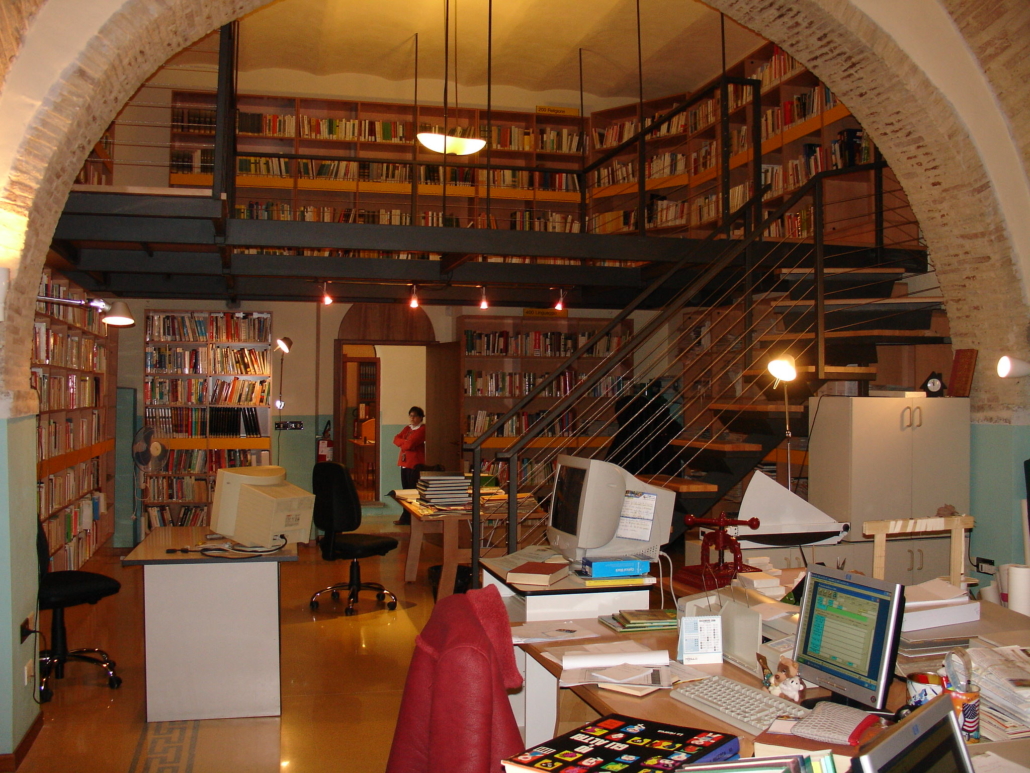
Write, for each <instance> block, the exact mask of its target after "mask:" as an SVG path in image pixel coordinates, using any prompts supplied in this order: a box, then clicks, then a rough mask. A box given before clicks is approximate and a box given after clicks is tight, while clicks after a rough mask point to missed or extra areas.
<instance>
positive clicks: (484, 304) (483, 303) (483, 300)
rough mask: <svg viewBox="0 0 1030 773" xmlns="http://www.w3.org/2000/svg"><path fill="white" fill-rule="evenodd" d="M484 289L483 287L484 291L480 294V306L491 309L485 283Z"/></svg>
mask: <svg viewBox="0 0 1030 773" xmlns="http://www.w3.org/2000/svg"><path fill="white" fill-rule="evenodd" d="M482 289H483V292H482V293H480V296H479V308H481V309H489V308H490V304H489V303H487V301H486V286H485V285H484V286H483V288H482Z"/></svg>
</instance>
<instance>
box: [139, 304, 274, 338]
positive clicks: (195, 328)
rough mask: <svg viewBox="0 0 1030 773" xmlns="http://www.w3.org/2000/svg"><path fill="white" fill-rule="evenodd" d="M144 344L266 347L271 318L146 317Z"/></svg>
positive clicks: (206, 314) (261, 314) (250, 315)
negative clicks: (258, 344)
mask: <svg viewBox="0 0 1030 773" xmlns="http://www.w3.org/2000/svg"><path fill="white" fill-rule="evenodd" d="M145 333H146V340H147V341H181V342H194V343H208V342H210V343H251V342H253V343H267V342H268V341H269V340H270V336H271V333H272V316H271V315H270V314H268V313H265V312H231V311H229V312H211V311H194V312H162V311H154V312H150V313H148V314H147V319H146V330H145Z"/></svg>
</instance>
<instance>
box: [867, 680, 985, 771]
mask: <svg viewBox="0 0 1030 773" xmlns="http://www.w3.org/2000/svg"><path fill="white" fill-rule="evenodd" d="M851 769H852V770H853V771H855V773H973V767H972V765H971V764H970V761H969V752H968V750H967V749H966V744H965V742H964V741H963V740H962V734H961V733H960V732H959V726H958V719H957V718H956V716H955V710H954V708H953V706H952V702H951V697H950V696H949V695H948V694H947V693H944V694H943V695H939V696H937V697H936V698H934V699H933V700H932V701H930V702H929V703H927V704H925V705H923V706H920V707H919V708H918V709H916V710H915V711H914V712H912V713H911V714H909V715H908V716H907V717H905V718H904V719H903V720H902V721H901V722H899V723H898V724H896V725H894V727H892V728H890V729H889V730H887V731H886V732H885V733H883V734H881V735H879V736H877V737H876V738H875V739H874V740H873V741H872V742H871V743H870V744H869V745H868V746H865V747H863V748H862V750H861V753H860V754H859V755H858V756H857V757H855V759H854V762H853V763H852V767H851Z"/></svg>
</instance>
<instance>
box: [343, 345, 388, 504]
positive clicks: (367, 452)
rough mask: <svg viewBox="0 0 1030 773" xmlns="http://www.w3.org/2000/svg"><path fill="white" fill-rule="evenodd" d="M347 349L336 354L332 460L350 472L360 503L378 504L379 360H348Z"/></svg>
mask: <svg viewBox="0 0 1030 773" xmlns="http://www.w3.org/2000/svg"><path fill="white" fill-rule="evenodd" d="M349 348H351V347H343V348H341V349H340V350H338V353H337V357H338V362H337V367H336V381H337V385H336V394H337V400H336V411H335V417H334V421H335V424H336V440H335V443H336V448H337V449H338V450H337V451H336V458H337V459H338V460H340V461H342V462H343V463H344V464H346V465H347V467H348V468H350V471H351V476H352V477H353V478H354V484H355V486H356V487H357V489H358V497H359V498H360V500H361V503H362V504H369V503H373V502H378V501H379V442H380V438H379V411H380V404H379V402H380V395H381V394H382V391H381V389H380V382H379V375H380V367H379V358H378V357H355V356H350V355H349V354H348V353H347V352H346V350H347V349H349ZM361 348H366V347H361ZM367 348H369V349H371V348H372V347H367Z"/></svg>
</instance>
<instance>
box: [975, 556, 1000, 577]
mask: <svg viewBox="0 0 1030 773" xmlns="http://www.w3.org/2000/svg"><path fill="white" fill-rule="evenodd" d="M973 565H974V566H975V567H976V571H978V572H980V574H994V573H995V571H996V570H995V567H994V559H991V558H980V557H977V558H975V559H973Z"/></svg>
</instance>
